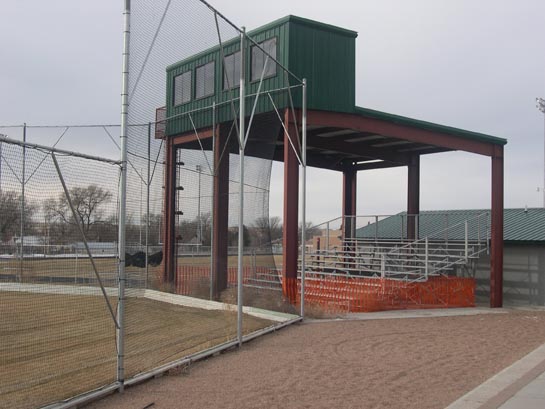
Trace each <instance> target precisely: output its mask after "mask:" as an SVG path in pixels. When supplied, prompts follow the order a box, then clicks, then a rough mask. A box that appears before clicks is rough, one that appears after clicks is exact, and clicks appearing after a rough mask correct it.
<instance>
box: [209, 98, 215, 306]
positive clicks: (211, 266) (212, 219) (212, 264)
mask: <svg viewBox="0 0 545 409" xmlns="http://www.w3.org/2000/svg"><path fill="white" fill-rule="evenodd" d="M215 149H216V102H215V101H214V102H213V103H212V165H211V166H212V168H211V171H212V175H211V176H212V183H211V189H212V194H211V195H210V197H211V198H212V203H213V202H214V180H215V178H216V168H215V166H216V159H215V158H216V154H215ZM212 206H213V205H212ZM213 235H214V212H213V211H211V212H210V300H213V299H214V257H213V254H214V237H213Z"/></svg>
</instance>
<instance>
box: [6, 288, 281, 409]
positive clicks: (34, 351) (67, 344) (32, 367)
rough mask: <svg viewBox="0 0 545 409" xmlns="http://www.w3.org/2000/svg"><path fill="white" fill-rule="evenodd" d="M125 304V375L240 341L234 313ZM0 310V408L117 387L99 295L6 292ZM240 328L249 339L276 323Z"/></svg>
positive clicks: (110, 327)
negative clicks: (216, 346) (114, 383)
mask: <svg viewBox="0 0 545 409" xmlns="http://www.w3.org/2000/svg"><path fill="white" fill-rule="evenodd" d="M111 302H112V304H113V305H114V308H115V302H116V300H115V299H114V298H113V297H112V299H111ZM126 304H127V305H126V317H127V319H126V320H127V321H126V351H125V360H126V361H125V368H126V374H127V377H130V376H131V375H135V374H137V373H139V372H141V371H145V370H149V369H152V368H154V367H156V366H159V365H161V364H164V363H167V362H170V361H172V360H174V359H177V358H182V357H184V356H187V355H188V354H190V353H193V352H197V351H201V350H203V349H205V348H209V347H211V346H214V345H218V344H220V343H223V342H225V341H227V340H230V339H234V338H235V335H236V314H235V313H234V312H228V311H205V310H201V309H196V308H188V307H182V306H177V305H172V304H168V303H163V302H158V301H152V300H149V299H142V298H129V299H128V300H127V303H126ZM0 311H2V319H1V320H0V408H10V409H13V408H32V407H37V406H41V405H44V404H47V403H51V402H52V401H56V400H60V399H65V398H69V397H72V396H74V395H76V394H79V393H82V392H86V391H89V390H92V389H93V388H97V387H99V386H102V385H106V384H109V383H112V382H114V381H115V374H116V367H117V366H116V365H117V364H116V345H115V327H114V324H113V321H112V319H111V317H110V315H109V313H108V310H107V308H106V306H105V304H104V300H103V299H102V298H101V297H99V296H89V295H88V296H82V295H52V294H32V293H25V292H1V293H0ZM243 322H244V332H245V333H249V332H252V331H255V330H256V329H259V328H264V327H267V326H269V325H271V322H269V321H266V320H262V319H258V318H255V317H251V316H245V317H244V321H243Z"/></svg>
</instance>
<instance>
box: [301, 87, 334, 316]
mask: <svg viewBox="0 0 545 409" xmlns="http://www.w3.org/2000/svg"><path fill="white" fill-rule="evenodd" d="M302 85H303V88H302V93H303V95H302V105H303V106H302V119H301V128H302V129H301V133H302V135H301V137H302V143H301V150H302V152H301V159H302V162H303V163H302V167H303V169H302V171H303V172H302V178H303V181H302V185H303V186H302V192H301V219H302V220H301V317H303V318H305V272H306V260H305V259H306V243H307V219H306V215H307V80H306V78H303V84H302ZM328 240H329V238H328Z"/></svg>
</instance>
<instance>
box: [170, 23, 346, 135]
mask: <svg viewBox="0 0 545 409" xmlns="http://www.w3.org/2000/svg"><path fill="white" fill-rule="evenodd" d="M249 35H250V36H251V37H252V38H253V39H254V40H255V41H256V42H257V43H260V42H262V41H264V40H267V39H270V38H273V37H276V39H277V45H276V50H277V55H276V59H277V60H278V62H279V63H280V64H282V65H283V66H284V67H286V68H287V69H288V70H290V71H292V72H293V73H294V74H295V75H297V76H298V77H299V78H304V77H306V78H307V80H308V107H309V109H322V110H329V111H339V112H353V110H354V101H355V37H356V33H354V32H352V31H348V30H344V29H340V28H337V27H333V26H328V25H325V24H321V23H317V22H313V21H311V20H306V19H302V18H299V17H294V16H289V17H286V18H283V19H281V20H278V21H275V22H272V23H270V24H268V25H266V26H263V27H261V28H258V29H256V30H254V31H252V32H250V33H249ZM251 47H252V44H247V50H246V73H247V75H246V78H247V88H246V90H247V95H252V94H255V93H257V89H258V86H259V81H250V78H251V75H250V74H251V72H250V69H251ZM239 49H240V40H239V39H238V38H237V39H233V40H230V41H228V42H226V43H225V44H224V53H225V56H227V55H229V54H231V53H233V52H236V51H238V50H239ZM212 60H214V61H215V62H216V64H215V87H214V95H211V96H208V97H205V98H201V99H195V70H196V68H197V67H199V66H201V65H203V64H206V63H207V62H210V61H212ZM222 65H223V62H222V59H221V53H220V49H219V47H214V48H212V49H209V50H206V51H203V52H202V53H200V54H197V55H195V56H194V57H191V58H189V59H186V60H184V61H181V62H180V63H178V64H174V65H172V66H170V67H168V68H167V101H166V102H167V104H166V106H167V117H169V118H172V117H175V119H172V120H170V121H169V122H168V125H167V134H169V135H174V134H179V133H184V132H188V131H191V130H192V129H193V125H192V123H191V120H192V121H193V123H194V125H195V127H196V128H197V129H199V128H202V127H208V126H211V124H212V109H211V108H210V107H211V106H212V104H213V102H214V101H215V102H216V106H217V109H216V121H217V122H226V121H229V120H232V119H233V107H232V105H231V103H230V102H229V101H230V98H231V96H232V97H233V98H235V99H237V98H238V95H239V89H238V87H237V88H235V89H234V90H232V91H231V92H229V91H224V90H223V74H222V73H223V69H222ZM188 70H191V71H192V90H191V92H192V100H191V101H190V102H188V103H186V104H182V105H179V106H173V98H172V91H173V89H172V86H173V79H174V77H175V76H176V75H179V74H182V73H183V72H186V71H188ZM288 84H289V85H292V86H293V85H297V84H298V81H297V80H296V79H295V78H293V77H291V76H289V75H286V73H285V71H284V70H283V69H282V68H281V67H277V70H276V75H275V76H274V77H270V78H266V79H264V81H263V85H262V95H261V96H260V98H259V100H258V104H257V106H256V113H263V112H270V111H272V110H273V106H272V104H271V102H270V99H269V97H268V95H267V94H266V91H272V90H277V89H281V88H284V87H286V86H288ZM271 96H272V97H273V100H274V103H275V105H276V106H277V108H279V109H281V108H285V107H287V106H289V94H288V92H287V91H283V92H271ZM292 98H293V101H294V105H295V107H301V90H300V89H296V90H293V91H292ZM254 101H255V97H254V96H250V97H248V98H247V100H246V107H247V111H246V115H250V113H251V111H252V108H253V104H254ZM234 105H235V106H234V108H235V111H236V112H238V101H235V103H234ZM203 108H206V109H205V110H200V111H199V109H203ZM187 112H192V113H191V119H190V118H189V116H188V115H181V114H184V113H187Z"/></svg>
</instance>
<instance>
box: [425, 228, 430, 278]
mask: <svg viewBox="0 0 545 409" xmlns="http://www.w3.org/2000/svg"><path fill="white" fill-rule="evenodd" d="M424 243H425V244H424V245H425V254H424V274H425V276H426V280H427V279H428V274H429V265H428V254H429V253H428V250H429V247H428V238H427V237H426V239H425V241H424Z"/></svg>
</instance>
